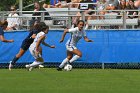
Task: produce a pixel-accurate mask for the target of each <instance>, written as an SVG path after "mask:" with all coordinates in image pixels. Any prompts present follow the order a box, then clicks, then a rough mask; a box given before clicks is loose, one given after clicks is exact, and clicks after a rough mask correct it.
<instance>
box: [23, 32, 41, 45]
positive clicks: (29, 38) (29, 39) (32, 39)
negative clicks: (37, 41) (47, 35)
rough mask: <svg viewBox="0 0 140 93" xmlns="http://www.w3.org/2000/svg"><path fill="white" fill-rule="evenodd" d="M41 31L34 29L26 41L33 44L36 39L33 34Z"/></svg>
mask: <svg viewBox="0 0 140 93" xmlns="http://www.w3.org/2000/svg"><path fill="white" fill-rule="evenodd" d="M38 32H39V31H37V30H32V31H31V32H30V33H29V35H28V36H27V37H26V38H25V39H24V41H25V42H26V43H28V44H32V43H33V41H34V38H32V35H33V34H37V33H38Z"/></svg>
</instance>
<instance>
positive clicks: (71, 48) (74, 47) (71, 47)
mask: <svg viewBox="0 0 140 93" xmlns="http://www.w3.org/2000/svg"><path fill="white" fill-rule="evenodd" d="M66 49H67V50H68V51H73V50H74V49H77V47H76V46H69V45H66Z"/></svg>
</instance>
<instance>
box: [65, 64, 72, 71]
mask: <svg viewBox="0 0 140 93" xmlns="http://www.w3.org/2000/svg"><path fill="white" fill-rule="evenodd" d="M64 70H65V71H71V70H72V65H70V64H66V65H65V67H64Z"/></svg>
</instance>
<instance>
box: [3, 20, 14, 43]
mask: <svg viewBox="0 0 140 93" xmlns="http://www.w3.org/2000/svg"><path fill="white" fill-rule="evenodd" d="M7 25H8V23H7V21H3V22H1V21H0V41H2V42H10V43H11V42H14V40H13V39H11V40H6V39H5V38H4V31H3V30H4V29H6V27H7Z"/></svg>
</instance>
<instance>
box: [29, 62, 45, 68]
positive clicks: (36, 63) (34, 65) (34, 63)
mask: <svg viewBox="0 0 140 93" xmlns="http://www.w3.org/2000/svg"><path fill="white" fill-rule="evenodd" d="M41 64H43V62H37V61H34V62H33V63H32V64H30V65H29V67H36V66H39V65H41Z"/></svg>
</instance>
